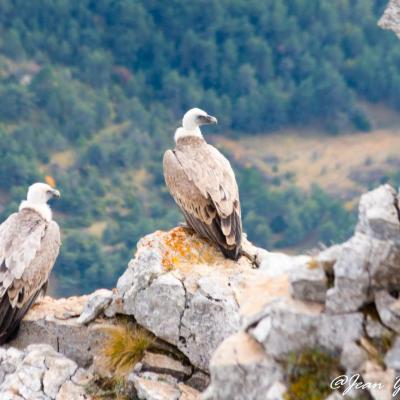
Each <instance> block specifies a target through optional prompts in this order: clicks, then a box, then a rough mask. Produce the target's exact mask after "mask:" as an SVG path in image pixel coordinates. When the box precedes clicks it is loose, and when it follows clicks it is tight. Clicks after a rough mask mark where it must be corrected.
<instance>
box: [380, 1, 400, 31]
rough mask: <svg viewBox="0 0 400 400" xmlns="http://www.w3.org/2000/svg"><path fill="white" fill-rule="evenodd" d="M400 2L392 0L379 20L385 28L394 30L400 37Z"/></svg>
mask: <svg viewBox="0 0 400 400" xmlns="http://www.w3.org/2000/svg"><path fill="white" fill-rule="evenodd" d="M399 15H400V2H399V1H398V0H390V1H389V3H388V5H387V6H386V9H385V12H384V14H383V16H382V17H381V19H380V20H379V22H378V25H379V26H380V27H381V28H383V29H389V30H391V31H393V32H394V33H395V34H396V35H397V36H398V37H400V18H399Z"/></svg>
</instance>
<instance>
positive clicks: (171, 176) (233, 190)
mask: <svg viewBox="0 0 400 400" xmlns="http://www.w3.org/2000/svg"><path fill="white" fill-rule="evenodd" d="M163 166H164V177H165V181H166V184H167V186H168V188H169V191H170V193H171V195H172V197H173V198H174V200H175V202H176V203H177V204H178V206H179V208H180V209H181V210H182V212H183V214H184V215H185V218H186V221H187V223H188V224H189V225H190V226H191V227H192V228H193V229H194V230H195V231H196V232H197V233H198V234H199V235H200V236H202V237H205V238H208V239H210V240H211V241H213V242H214V243H216V244H217V245H218V246H219V247H220V249H221V251H222V252H223V253H224V254H225V255H226V257H229V258H233V259H237V258H238V257H239V254H240V249H241V240H242V222H241V215H240V214H241V213H240V201H239V191H238V187H237V183H236V179H235V175H234V172H233V170H232V168H231V165H230V163H229V161H228V160H227V159H226V158H225V157H224V156H223V155H222V154H221V153H220V152H219V151H218V150H217V149H216V148H214V147H213V146H211V145H208V144H207V143H206V142H205V141H204V139H202V138H197V137H185V138H181V139H179V140H178V143H177V146H176V148H175V150H174V151H171V150H168V151H166V153H165V154H164V162H163Z"/></svg>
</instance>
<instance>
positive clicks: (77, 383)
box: [0, 344, 92, 400]
mask: <svg viewBox="0 0 400 400" xmlns="http://www.w3.org/2000/svg"><path fill="white" fill-rule="evenodd" d="M91 379H92V375H91V374H90V373H89V372H88V371H86V370H84V369H82V368H79V366H78V365H77V364H76V363H75V362H74V361H72V360H70V359H68V358H67V357H65V356H64V355H63V354H61V353H58V352H56V351H55V350H54V349H53V348H52V347H51V346H49V345H44V344H33V345H30V346H28V347H27V348H26V349H25V350H23V351H20V350H17V349H15V348H9V349H5V348H0V398H1V399H2V400H72V399H73V400H84V399H86V400H89V399H90V396H88V395H87V394H86V391H85V386H86V385H87V384H88V383H89V382H90V380H91Z"/></svg>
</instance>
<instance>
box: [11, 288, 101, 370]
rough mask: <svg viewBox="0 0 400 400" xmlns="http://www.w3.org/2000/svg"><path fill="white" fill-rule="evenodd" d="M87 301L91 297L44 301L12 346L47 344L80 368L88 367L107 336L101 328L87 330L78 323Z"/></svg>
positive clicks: (98, 326)
mask: <svg viewBox="0 0 400 400" xmlns="http://www.w3.org/2000/svg"><path fill="white" fill-rule="evenodd" d="M87 301H88V296H81V297H70V298H68V299H58V300H55V299H52V298H50V297H44V298H43V299H41V300H40V301H39V302H38V303H36V304H35V305H34V306H33V307H32V308H31V309H30V310H29V312H28V314H27V315H26V316H25V318H24V319H23V321H22V323H21V327H20V330H19V332H18V336H17V337H16V338H15V339H14V340H13V341H12V342H10V345H11V346H13V347H16V348H19V349H24V348H25V347H27V346H28V345H30V344H32V343H42V344H48V345H50V346H51V347H52V348H53V349H55V350H57V351H59V352H60V353H63V354H64V355H65V356H67V357H68V358H70V359H72V360H73V361H75V362H76V363H77V364H78V365H79V366H81V367H85V368H86V367H88V366H89V365H90V364H91V363H92V361H93V354H94V353H96V348H97V347H98V346H99V344H100V343H101V342H102V340H103V338H104V333H103V332H102V330H101V324H96V323H93V324H91V325H89V326H85V325H82V324H80V323H78V322H77V320H78V317H79V315H80V314H81V312H82V310H83V308H84V305H85V304H86V302H87Z"/></svg>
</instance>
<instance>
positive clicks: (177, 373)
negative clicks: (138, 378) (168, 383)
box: [141, 352, 192, 380]
mask: <svg viewBox="0 0 400 400" xmlns="http://www.w3.org/2000/svg"><path fill="white" fill-rule="evenodd" d="M141 363H142V366H141V371H151V372H156V373H161V374H168V375H172V376H173V377H175V378H177V379H180V380H183V379H185V378H187V377H189V376H190V374H191V373H192V368H191V367H189V366H186V365H183V364H182V363H181V362H180V361H177V360H175V359H173V358H171V357H168V356H166V355H164V354H156V353H150V352H146V353H145V355H144V357H143V359H142V360H141Z"/></svg>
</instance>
